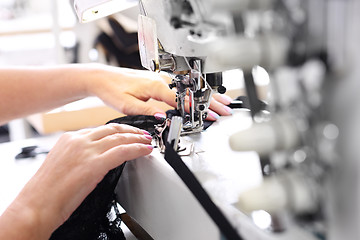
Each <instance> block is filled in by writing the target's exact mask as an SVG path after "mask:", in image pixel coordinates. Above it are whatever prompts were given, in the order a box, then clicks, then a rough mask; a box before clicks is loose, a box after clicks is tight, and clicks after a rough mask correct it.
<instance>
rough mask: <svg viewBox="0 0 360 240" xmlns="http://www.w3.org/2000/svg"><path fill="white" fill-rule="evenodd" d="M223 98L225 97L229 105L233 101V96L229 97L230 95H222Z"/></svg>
mask: <svg viewBox="0 0 360 240" xmlns="http://www.w3.org/2000/svg"><path fill="white" fill-rule="evenodd" d="M220 96H221V97H222V98H223V99H224V101H225V102H224V104H225V105H229V104H230V103H231V102H232V98H231V97H229V96H228V95H220Z"/></svg>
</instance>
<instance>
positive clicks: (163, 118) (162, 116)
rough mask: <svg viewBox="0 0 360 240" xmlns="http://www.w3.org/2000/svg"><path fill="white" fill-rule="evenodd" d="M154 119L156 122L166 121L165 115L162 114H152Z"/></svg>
mask: <svg viewBox="0 0 360 240" xmlns="http://www.w3.org/2000/svg"><path fill="white" fill-rule="evenodd" d="M154 117H155V118H156V119H157V120H165V119H166V115H165V114H164V113H155V114H154Z"/></svg>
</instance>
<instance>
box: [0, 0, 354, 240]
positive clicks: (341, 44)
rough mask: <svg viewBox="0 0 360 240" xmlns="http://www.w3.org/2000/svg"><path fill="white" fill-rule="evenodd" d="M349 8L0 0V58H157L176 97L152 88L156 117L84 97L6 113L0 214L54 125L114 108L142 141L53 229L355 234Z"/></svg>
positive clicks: (87, 125) (120, 62) (258, 1)
mask: <svg viewBox="0 0 360 240" xmlns="http://www.w3.org/2000/svg"><path fill="white" fill-rule="evenodd" d="M359 12H360V1H357V0H222V1H217V0H50V1H41V0H1V2H0V71H1V70H3V69H4V68H5V69H6V68H7V67H9V68H11V67H23V66H26V67H45V68H46V67H52V66H61V65H68V64H74V65H80V66H81V64H89V63H96V64H101V65H109V66H112V67H116V68H119V69H120V68H129V69H135V70H136V71H138V70H142V71H146V72H155V73H154V74H158V75H160V74H162V75H164V76H166V77H167V78H168V79H169V82H168V83H167V84H168V85H169V91H171V92H172V93H176V94H174V96H175V98H174V99H173V100H174V101H176V103H175V105H176V107H174V106H170V105H169V104H167V103H165V102H161V101H157V100H159V99H157V100H156V99H150V100H148V101H147V100H146V101H147V102H148V103H150V104H153V105H154V106H156V107H158V108H159V109H162V111H164V112H166V113H167V115H166V116H165V117H161V118H159V117H157V116H156V115H154V116H147V115H146V114H144V115H139V114H135V115H134V116H133V115H132V114H126V113H123V112H120V111H118V110H117V109H114V108H113V107H111V106H109V104H107V103H105V102H104V101H103V100H102V99H101V98H99V97H97V96H89V97H85V98H83V99H80V100H76V101H73V102H71V103H67V104H65V105H63V106H61V107H57V108H55V109H52V110H49V111H46V112H38V113H35V114H31V115H28V116H26V117H23V118H18V119H15V120H11V121H9V122H7V123H5V124H3V125H2V126H0V216H1V214H3V212H5V211H6V209H7V208H8V207H9V206H10V204H11V203H12V202H13V201H14V200H15V199H16V197H17V196H18V194H19V193H20V192H21V191H22V189H23V187H24V186H25V185H26V183H27V182H28V181H30V180H31V179H32V177H33V176H34V174H36V172H37V171H38V169H39V168H40V166H42V164H43V162H44V160H45V159H46V158H47V155H48V153H49V151H50V153H51V149H52V148H53V146H54V145H55V144H56V142H57V141H59V139H61V137H62V136H63V134H64V133H66V132H69V131H71V132H73V131H79V130H80V131H81V130H83V129H95V128H97V127H100V126H103V125H105V124H106V123H108V122H109V121H111V122H113V123H114V122H115V123H125V124H129V125H132V126H136V127H137V126H141V127H139V128H142V127H143V126H145V125H146V126H147V127H148V129H146V131H148V132H149V133H150V135H151V139H152V140H151V146H152V152H151V154H149V155H146V156H141V157H139V158H136V159H134V160H131V161H127V162H126V164H125V163H124V164H122V165H121V166H116V168H115V169H112V170H111V171H109V172H108V173H107V174H106V175H105V177H104V178H103V179H102V181H101V182H99V183H98V185H97V186H96V188H95V189H94V190H93V191H92V192H91V194H89V195H88V196H87V197H86V199H85V200H84V201H83V202H82V204H81V205H80V206H78V208H77V209H76V211H75V212H73V214H72V215H71V216H70V218H69V219H68V220H66V222H65V223H64V224H63V225H61V227H59V228H58V229H57V230H56V231H54V233H53V234H52V235H51V237H50V239H53V240H54V239H71V240H72V239H74V240H75V239H85V240H92V239H94V240H115V239H121V240H124V239H127V240H185V239H186V240H205V239H206V240H290V239H291V240H356V239H360V228H359V225H360V177H359V176H360V174H359V172H360V157H359V156H360V152H359V151H360V147H359V146H358V144H359V143H360V125H359V123H360V107H359V106H358V104H357V102H356V99H358V98H359V96H360V95H359V93H358V92H359V90H358V89H360V71H359V69H360V67H359V66H360V45H359V42H360V28H359V27H358V25H359V23H360V15H359V14H358V13H359ZM106 80H107V79H106V78H104V79H103V81H106ZM144 91H145V90H144ZM39 92H40V93H41V89H40V91H39ZM219 96H220V97H221V98H222V99H230V100H229V102H228V103H227V104H225V105H226V106H225V107H224V108H223V109H226V111H227V113H226V114H220V113H219V112H218V114H217V113H214V111H215V110H214V103H213V101H214V99H217V97H219ZM6 104H9V106H8V107H9V108H11V103H6ZM219 106H220V105H219ZM221 106H222V105H221ZM213 110H214V111H213ZM358 110H359V111H358ZM214 114H215V115H214ZM214 116H215V117H214ZM211 117H213V118H214V119H216V121H213V120H211V121H209V119H210V118H211ZM119 119H121V120H119ZM144 119H145V120H144ZM141 121H143V122H141ZM139 122H141V125H136V124H139ZM0 123H1V121H0ZM79 151H82V150H79ZM358 152H359V154H358ZM358 170H359V171H358ZM110 179H111V180H110ZM58 181H59V182H61V181H62V179H58ZM358 183H359V184H358ZM108 196H110V198H111V199H110V200H105V199H107V198H109V197H108ZM101 200H103V201H107V202H106V203H104V204H107V205H106V208H107V209H106V211H105V212H104V210H100V208H101V207H100V205H101V204H100V202H101ZM50 204H51V203H50ZM101 211H102V212H101ZM76 214H78V215H80V217H79V216H78V215H76ZM89 219H91V220H89ZM99 219H106V221H107V224H108V225H106V226H104V225H102V224H103V223H99V224H98V223H97V222H100V220H99ZM101 221H102V220H101ZM86 229H88V230H86ZM89 229H91V231H90V230H89ZM90 232H94V234H96V236H95V237H94V235H91V234H90ZM73 233H74V235H72V234H73ZM75 233H76V234H75ZM61 234H63V235H61ZM1 236H2V235H1V221H0V238H1ZM61 236H62V237H61ZM64 236H66V237H64Z"/></svg>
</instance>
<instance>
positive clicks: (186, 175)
mask: <svg viewBox="0 0 360 240" xmlns="http://www.w3.org/2000/svg"><path fill="white" fill-rule="evenodd" d="M164 158H165V160H166V162H167V163H168V164H169V165H170V166H171V167H172V168H173V169H174V170H175V172H176V173H177V174H178V175H179V177H180V178H181V180H182V181H183V182H184V183H185V185H186V186H187V187H188V188H189V190H190V191H191V192H192V194H193V195H194V196H195V198H196V199H197V200H198V201H199V203H200V204H201V206H202V207H203V208H204V209H205V211H206V212H207V213H208V214H209V216H210V217H211V219H212V220H213V221H214V222H215V224H216V225H217V226H218V227H219V230H220V232H221V233H222V235H223V236H224V237H225V239H227V240H243V238H242V237H241V236H239V234H238V233H237V232H236V230H235V229H234V228H233V226H232V225H231V224H230V222H229V221H228V220H227V218H226V217H225V216H224V214H223V213H222V212H221V210H220V209H219V208H218V207H217V206H216V205H215V203H214V202H213V201H212V200H211V198H210V196H209V195H208V194H207V192H206V191H205V190H204V188H203V187H202V186H201V184H200V182H199V181H198V180H197V178H196V177H195V176H194V174H193V173H192V172H191V170H190V169H189V168H188V167H187V166H186V165H185V163H184V162H183V161H182V159H181V157H180V156H179V155H178V154H177V153H176V152H175V150H174V149H173V147H172V146H171V145H170V144H169V143H166V150H165V157H164Z"/></svg>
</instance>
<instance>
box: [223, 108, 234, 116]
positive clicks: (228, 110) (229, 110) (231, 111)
mask: <svg viewBox="0 0 360 240" xmlns="http://www.w3.org/2000/svg"><path fill="white" fill-rule="evenodd" d="M224 109H225V110H226V111H227V112H228V113H229V114H231V115H232V114H233V113H234V111H233V110H232V109H231V108H229V107H228V106H224Z"/></svg>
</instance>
